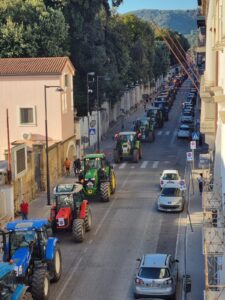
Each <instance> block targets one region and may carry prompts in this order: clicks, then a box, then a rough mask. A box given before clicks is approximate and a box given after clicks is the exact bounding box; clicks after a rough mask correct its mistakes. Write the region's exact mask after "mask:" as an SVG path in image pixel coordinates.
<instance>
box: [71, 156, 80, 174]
mask: <svg viewBox="0 0 225 300" xmlns="http://www.w3.org/2000/svg"><path fill="white" fill-rule="evenodd" d="M80 169H81V161H80V159H79V158H77V159H75V160H74V162H73V170H74V174H75V176H77V175H79V173H80Z"/></svg>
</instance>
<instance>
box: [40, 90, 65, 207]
mask: <svg viewBox="0 0 225 300" xmlns="http://www.w3.org/2000/svg"><path fill="white" fill-rule="evenodd" d="M48 88H56V91H57V92H63V89H62V88H61V87H60V86H58V85H44V94H45V144H46V146H45V154H46V190H47V205H51V199H50V178H49V159H48V114H47V113H48V110H47V89H48Z"/></svg>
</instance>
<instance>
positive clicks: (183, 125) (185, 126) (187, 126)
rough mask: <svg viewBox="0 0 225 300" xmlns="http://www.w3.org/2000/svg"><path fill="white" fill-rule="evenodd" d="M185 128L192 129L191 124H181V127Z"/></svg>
mask: <svg viewBox="0 0 225 300" xmlns="http://www.w3.org/2000/svg"><path fill="white" fill-rule="evenodd" d="M184 128H186V129H190V126H189V125H186V124H181V125H180V129H184Z"/></svg>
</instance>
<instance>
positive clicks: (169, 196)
mask: <svg viewBox="0 0 225 300" xmlns="http://www.w3.org/2000/svg"><path fill="white" fill-rule="evenodd" d="M184 202H185V200H184V187H182V186H180V185H178V184H172V183H170V184H167V185H165V186H164V187H163V189H162V191H161V193H160V196H159V198H158V200H157V208H158V210H160V211H168V212H173V211H175V212H179V211H183V209H184Z"/></svg>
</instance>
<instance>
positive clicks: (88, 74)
mask: <svg viewBox="0 0 225 300" xmlns="http://www.w3.org/2000/svg"><path fill="white" fill-rule="evenodd" d="M89 76H95V72H89V73H87V121H88V146H90V133H89V123H90V103H89V93H93V90H92V89H89Z"/></svg>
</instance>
